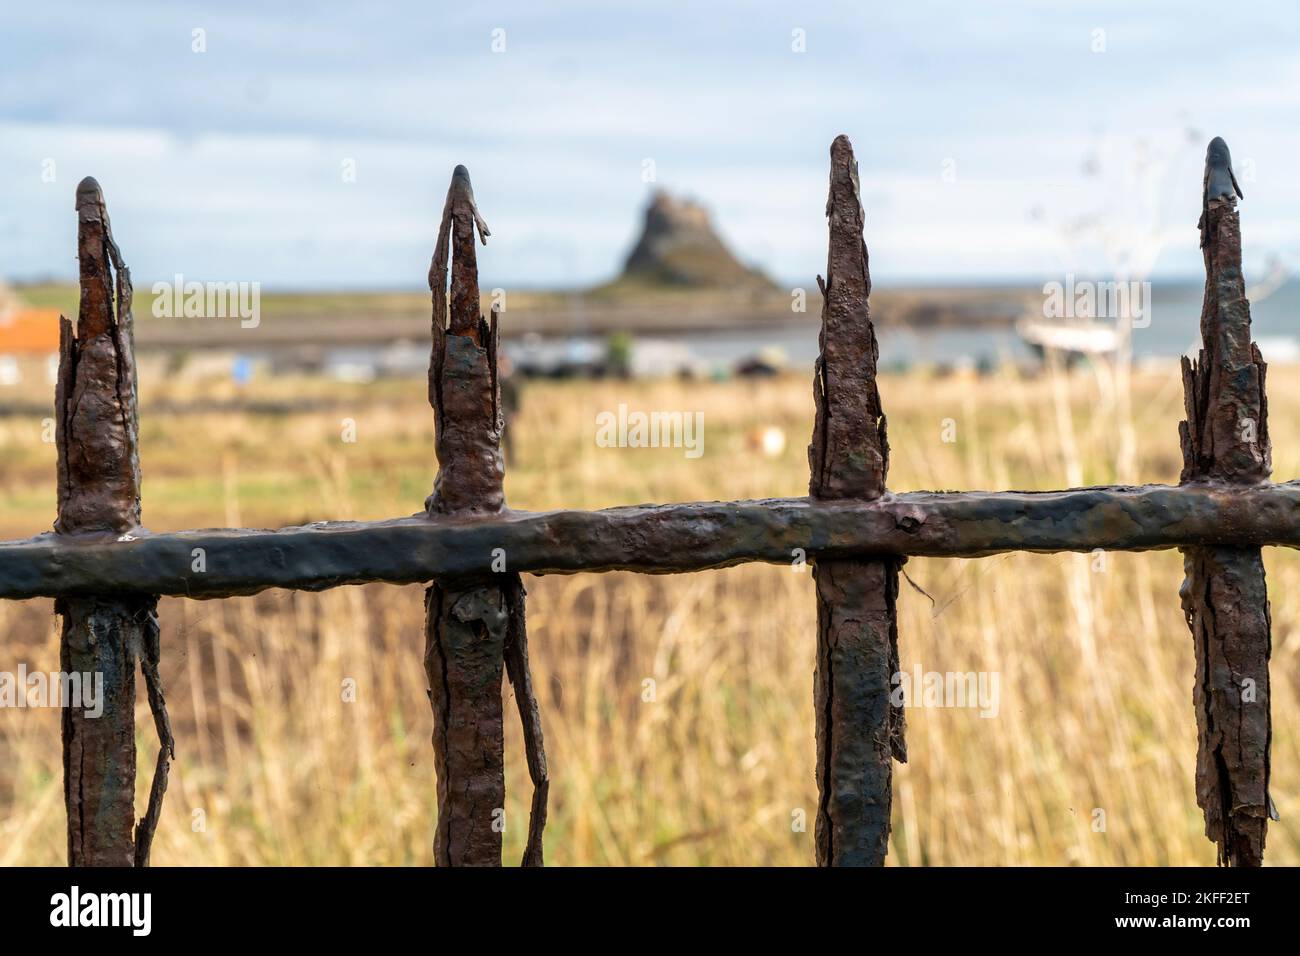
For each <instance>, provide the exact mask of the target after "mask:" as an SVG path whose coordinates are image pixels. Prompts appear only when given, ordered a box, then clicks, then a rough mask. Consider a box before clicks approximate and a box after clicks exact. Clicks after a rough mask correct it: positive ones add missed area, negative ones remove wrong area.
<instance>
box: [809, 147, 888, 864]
mask: <svg viewBox="0 0 1300 956" xmlns="http://www.w3.org/2000/svg"><path fill="white" fill-rule="evenodd" d="M826 216H827V218H828V219H829V220H830V246H829V253H828V256H827V264H826V278H825V280H822V279H821V277H818V284H819V285H820V286H821V291H822V297H823V305H822V330H821V355H820V356H819V358H818V360H817V366H816V374H815V376H814V382H813V394H814V397H815V399H816V403H817V419H816V424H815V426H814V430H813V439H812V444H811V445H810V446H809V448H808V459H809V464H810V466H811V470H812V479H811V482H810V485H809V494H810V495H811V496H812V497H813V498H820V499H845V498H854V499H865V500H871V499H875V498H879V497H880V496H881V495H882V494H884V491H885V476H886V472H887V471H888V467H889V442H888V439H887V436H886V428H885V415H884V412H883V411H882V410H881V406H880V393H879V391H878V389H877V387H876V358H877V347H876V334H875V330H874V329H873V328H872V325H871V314H870V310H869V308H868V305H867V299H868V296H869V295H870V294H871V276H870V272H869V269H868V261H867V246H866V242H865V241H864V240H863V210H862V201H861V194H860V189H859V185H858V164H857V161H856V160H855V159H854V156H853V146H852V144H851V143H850V142H849V140H848V137H846V136H839V137H837V138H836V140H835V142H834V143H832V144H831V176H830V196H829V198H828V199H827V203H826ZM901 565H902V559H900V558H895V557H883V556H882V557H880V558H866V559H855V560H834V561H817V562H816V565H815V567H814V569H813V577H814V579H815V581H816V585H817V674H816V680H815V687H814V698H815V699H814V703H815V706H816V709H817V784H818V788H819V791H820V801H819V804H818V808H817V827H816V841H817V862H818V864H819V865H821V866H882V865H884V862H885V854H886V852H887V851H888V848H889V826H890V823H889V819H890V806H891V802H892V781H893V767H892V764H891V761H892V760H899V761H900V762H904V761H906V760H907V750H906V747H905V745H904V741H903V711H902V709H901V708H895V707H892V706H890V691H891V689H892V679H893V676H894V675H895V674H896V673H897V672H898V624H897V621H896V618H895V610H894V607H895V602H896V600H897V598H898V572H899V568H900V567H901Z"/></svg>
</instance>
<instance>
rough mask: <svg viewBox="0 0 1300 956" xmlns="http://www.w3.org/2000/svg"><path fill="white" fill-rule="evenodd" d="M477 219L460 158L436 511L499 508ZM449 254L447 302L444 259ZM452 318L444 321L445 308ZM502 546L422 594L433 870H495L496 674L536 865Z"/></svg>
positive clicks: (491, 348)
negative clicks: (514, 722) (506, 683)
mask: <svg viewBox="0 0 1300 956" xmlns="http://www.w3.org/2000/svg"><path fill="white" fill-rule="evenodd" d="M476 229H477V230H478V233H479V236H480V238H481V239H482V240H483V242H484V243H486V242H487V237H488V235H489V234H490V233H489V232H488V229H487V225H486V223H484V222H483V219H482V217H481V216H479V213H478V209H477V207H476V206H475V203H474V192H473V189H472V188H471V186H470V180H469V172H468V170H466V169H465V167H464V166H457V167H456V170H455V172H454V173H453V174H452V180H451V187H450V188H449V189H448V191H447V202H446V206H445V207H444V209H443V214H442V225H441V227H440V229H439V232H438V242H437V246H436V247H435V250H434V256H433V264H432V266H431V267H430V269H429V286H430V289H431V290H432V292H433V351H432V355H431V359H430V367H429V403H430V405H432V406H433V409H434V412H435V424H436V429H437V455H438V477H437V480H436V482H435V484H434V491H433V494H432V495H431V496H430V497H429V499H428V500H427V501H426V502H425V509H426V511H427V513H428V514H429V515H431V516H433V515H470V514H494V513H497V512H500V511H501V510H502V509H503V508H504V507H505V496H504V493H503V489H502V482H503V479H504V476H505V469H504V465H503V462H502V457H501V436H502V431H503V429H504V425H505V421H504V417H503V415H502V411H501V389H500V385H499V383H498V381H497V322H498V314H497V311H496V310H495V309H494V310H493V311H492V316H491V322H490V323H487V322H484V321H483V316H482V314H481V313H480V311H479V288H478V266H477V262H476V258H475V250H474V232H475V230H476ZM449 250H450V254H451V302H450V310H448V301H447V285H446V283H447V260H448V253H449ZM449 311H450V323H449V324H448V312H449ZM509 560H510V556H509V553H508V552H507V551H505V550H504V549H500V553H496V554H494V553H492V551H487V552H486V553H484V554H483V555H482V567H483V571H482V573H481V574H469V575H465V576H462V577H456V578H448V579H442V580H438V581H435V582H434V583H433V584H432V585H430V587H429V589H428V590H427V591H426V593H425V672H426V674H427V676H428V680H429V700H430V702H431V704H432V705H433V715H434V735H433V748H434V762H435V766H436V770H437V774H438V828H437V833H436V836H435V839H434V860H435V862H436V863H437V864H438V865H439V866H500V865H501V834H502V832H503V829H504V825H505V819H504V814H505V754H504V749H505V748H504V740H503V729H502V712H501V711H502V707H501V678H502V674H503V673H506V674H508V676H509V678H510V681H511V683H512V684H513V685H514V688H515V696H516V699H517V701H518V705H519V713H520V716H521V718H522V720H523V724H524V738H525V743H526V746H527V748H528V769H529V773H530V775H531V776H532V779H533V785H534V795H533V809H532V815H531V820H530V824H529V835H528V844H527V848H526V850H525V853H524V860H523V863H524V865H525V866H540V865H541V864H542V826H543V825H544V823H545V819H546V796H547V789H548V780H547V772H546V758H545V754H544V752H543V749H542V734H541V722H540V718H539V715H538V709H537V701H536V698H535V696H534V695H533V690H532V679H531V676H530V674H529V669H528V649H527V634H526V629H525V625H524V588H523V584H522V582H521V581H520V579H519V575H518V574H517V573H513V572H510V571H508V570H506V568H507V567H508V565H509Z"/></svg>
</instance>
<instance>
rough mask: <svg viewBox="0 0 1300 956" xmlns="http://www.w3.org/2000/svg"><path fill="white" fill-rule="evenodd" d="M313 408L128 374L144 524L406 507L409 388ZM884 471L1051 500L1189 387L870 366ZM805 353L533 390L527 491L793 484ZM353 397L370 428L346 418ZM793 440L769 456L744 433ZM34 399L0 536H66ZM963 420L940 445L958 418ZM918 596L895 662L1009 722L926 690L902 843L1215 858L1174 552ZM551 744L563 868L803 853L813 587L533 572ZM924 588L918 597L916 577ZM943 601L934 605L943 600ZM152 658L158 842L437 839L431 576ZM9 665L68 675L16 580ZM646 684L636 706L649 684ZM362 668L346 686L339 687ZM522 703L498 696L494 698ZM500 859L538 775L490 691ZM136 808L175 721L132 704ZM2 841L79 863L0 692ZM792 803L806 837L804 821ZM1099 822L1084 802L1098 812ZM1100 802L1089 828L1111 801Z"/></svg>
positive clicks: (1284, 795)
mask: <svg viewBox="0 0 1300 956" xmlns="http://www.w3.org/2000/svg"><path fill="white" fill-rule="evenodd" d="M254 390H255V392H256V394H257V395H258V396H259V397H276V396H279V397H290V396H292V397H304V398H311V399H315V400H317V401H318V402H323V403H324V404H318V405H316V406H314V407H313V408H312V410H310V411H303V412H298V413H283V414H266V413H242V412H238V411H224V412H222V413H220V414H189V415H176V416H166V415H162V414H151V413H150V410H149V405H150V404H151V403H152V402H155V401H158V400H160V399H177V400H193V399H195V398H196V397H201V398H203V399H220V400H223V401H224V400H231V399H238V398H239V395H238V394H237V393H235V392H234V390H233V388H228V387H225V386H223V387H219V388H218V387H213V388H205V389H204V390H203V392H202V393H201V395H200V396H196V395H195V386H193V385H192V384H191V385H186V384H184V383H164V384H158V383H149V382H146V383H144V384H143V386H142V399H143V401H144V403H145V409H144V412H143V423H144V424H143V429H142V442H143V460H144V475H145V482H144V512H145V522H146V524H147V525H148V526H150V527H152V528H154V529H156V530H164V529H175V528H182V527H194V526H214V525H227V524H242V525H280V524H294V523H300V522H303V521H308V520H316V519H322V518H344V517H351V518H378V517H386V516H391V515H395V514H409V513H412V512H414V511H417V510H419V509H420V507H421V504H422V501H423V499H424V497H425V495H426V494H428V492H429V490H430V488H431V486H432V481H433V475H434V471H435V468H436V463H435V460H434V457H433V452H432V447H433V441H432V439H433V433H432V429H433V416H432V413H431V412H430V411H429V409H428V408H427V406H426V405H425V404H424V400H423V391H424V390H423V387H422V385H421V383H419V382H385V383H381V384H379V385H376V386H370V387H358V386H345V385H339V384H337V383H329V382H321V381H314V382H309V381H299V382H272V383H266V384H264V385H256V386H254ZM882 391H883V394H884V398H885V403H886V407H887V409H888V410H889V412H890V439H891V442H892V444H893V458H892V468H891V473H890V485H891V487H892V488H894V489H895V490H913V489H922V488H949V489H952V488H959V489H1000V488H1020V489H1046V488H1053V487H1064V486H1067V485H1078V484H1092V483H1109V482H1114V481H1131V480H1144V481H1166V482H1171V481H1176V480H1177V474H1178V468H1179V464H1180V461H1179V457H1178V441H1177V422H1178V420H1179V418H1180V417H1181V384H1180V382H1179V380H1178V375H1177V368H1176V366H1175V365H1173V364H1172V363H1171V367H1170V369H1169V371H1168V374H1161V375H1155V374H1143V375H1140V376H1137V377H1135V378H1134V380H1133V383H1132V392H1131V400H1126V396H1127V395H1128V394H1129V393H1128V392H1126V390H1125V389H1124V388H1123V387H1122V386H1117V385H1116V384H1115V383H1114V382H1112V381H1110V380H1109V379H1108V378H1107V377H1106V376H1098V375H1095V374H1093V373H1091V372H1088V371H1081V372H1077V373H1075V374H1073V375H1072V376H1070V377H1068V378H1066V377H1065V376H1064V375H1060V376H1051V375H1047V376H1043V377H1040V378H1037V379H1033V380H1027V379H1022V378H1019V377H1016V376H1014V375H1010V374H1008V375H1006V376H1002V377H994V378H991V379H985V380H979V381H976V380H973V379H956V378H950V379H933V378H928V377H926V376H925V375H924V374H921V373H913V374H910V375H907V376H883V377H882ZM1269 391H1270V395H1269V399H1270V408H1271V430H1272V433H1273V440H1274V445H1275V451H1274V467H1275V475H1276V477H1277V478H1279V479H1285V478H1289V477H1292V476H1294V475H1296V474H1297V473H1298V472H1300V467H1298V466H1300V427H1298V426H1297V425H1296V424H1295V423H1296V422H1297V421H1300V369H1288V368H1277V369H1271V370H1270V373H1269ZM811 399H812V395H811V384H810V381H809V376H806V375H799V376H792V377H786V378H780V379H775V380H769V381H763V382H725V383H680V382H658V383H617V382H599V383H577V384H558V383H557V384H544V385H535V386H530V387H529V388H528V389H527V390H526V391H525V393H524V405H523V411H522V413H521V415H520V417H519V418H518V419H517V421H516V422H515V423H514V425H513V429H514V434H515V442H516V450H515V460H514V461H512V462H511V463H510V467H509V471H508V479H507V494H508V497H509V500H510V502H511V504H512V505H514V506H515V507H519V508H529V509H543V508H553V507H563V506H569V507H584V508H594V507H602V506H607V505H616V504H625V503H635V502H643V501H669V500H688V499H706V498H745V497H764V496H769V495H800V494H804V493H805V492H806V487H807V461H806V454H805V447H806V444H807V440H808V435H809V432H810V429H811V422H812V400H811ZM620 402H626V403H628V404H629V405H630V406H631V407H632V408H640V409H646V410H650V409H660V410H681V411H697V410H698V411H703V412H704V416H705V449H704V454H703V456H702V457H700V458H698V459H688V458H686V457H685V456H684V454H683V452H682V450H680V449H653V450H652V449H614V448H601V447H597V445H596V443H595V440H594V435H595V419H596V415H597V414H598V413H599V412H600V411H602V410H612V409H614V408H616V407H617V405H618V404H619V403H620ZM349 421H350V422H351V423H353V424H354V425H355V432H356V441H355V442H347V441H344V440H343V437H344V435H345V432H346V430H347V429H348V427H349ZM767 426H775V427H776V428H779V429H781V430H783V432H784V434H785V436H786V437H787V439H788V440H787V442H786V445H785V448H784V449H783V450H782V451H781V452H780V453H779V454H776V455H775V456H770V455H767V454H764V453H763V452H762V451H761V450H760V449H759V447H758V446H757V444H756V443H755V442H754V441H753V433H754V430H755V429H756V428H758V427H767ZM41 431H42V423H41V420H40V418H39V417H35V416H28V417H22V416H13V417H8V418H4V417H0V462H3V466H0V468H2V470H0V474H2V475H3V482H2V483H0V536H3V537H17V536H25V535H28V534H31V533H34V532H36V531H38V530H43V529H46V528H48V527H49V525H50V523H51V521H52V519H53V516H54V458H55V455H54V446H53V445H52V444H48V443H45V442H42V440H41ZM945 438H955V440H954V441H945ZM1266 564H1267V568H1268V574H1269V585H1270V592H1271V594H1272V597H1273V625H1274V631H1273V666H1272V675H1273V714H1274V725H1275V729H1274V738H1273V783H1272V792H1273V798H1274V801H1275V803H1276V804H1277V807H1278V810H1279V812H1280V814H1281V818H1282V819H1281V822H1279V823H1274V824H1272V825H1271V827H1270V832H1269V844H1268V858H1269V860H1270V862H1271V863H1273V864H1291V865H1294V864H1296V863H1298V862H1300V827H1297V825H1296V823H1295V821H1296V819H1297V815H1298V814H1300V799H1297V797H1296V794H1297V792H1300V744H1298V742H1297V733H1296V729H1297V726H1298V718H1300V707H1298V706H1297V704H1298V701H1300V697H1298V692H1300V686H1297V677H1296V675H1297V673H1300V669H1298V668H1297V664H1298V663H1300V660H1298V658H1300V603H1298V602H1297V601H1296V599H1295V598H1293V597H1292V595H1295V594H1300V560H1297V557H1296V555H1295V554H1294V553H1292V552H1284V551H1280V550H1274V551H1269V552H1266ZM905 570H906V571H907V573H908V575H909V576H910V579H911V581H912V582H914V583H915V585H916V586H917V587H916V589H914V588H912V587H908V586H904V587H903V589H902V594H901V597H900V606H899V616H900V632H901V635H902V636H901V657H902V664H903V667H904V668H905V669H908V670H911V669H913V668H914V667H917V666H919V667H921V669H923V670H926V671H983V672H993V673H996V674H998V675H999V680H1000V689H1001V699H1000V706H999V708H998V713H997V716H995V717H981V716H980V714H979V712H978V710H975V709H912V710H911V711H910V712H909V713H908V717H907V727H908V736H909V740H908V751H909V754H910V763H908V764H907V765H906V766H902V767H899V768H898V770H897V774H896V778H895V779H896V787H895V794H896V798H895V805H894V833H893V840H892V844H891V850H890V861H891V863H893V864H897V865H923V864H924V865H954V864H1035V863H1038V864H1119V863H1129V864H1184V865H1186V864H1205V865H1210V864H1213V862H1214V858H1215V853H1214V847H1213V846H1212V845H1211V844H1210V843H1209V842H1208V841H1207V840H1206V839H1205V838H1204V837H1203V835H1202V832H1201V831H1202V824H1201V820H1200V813H1199V810H1198V809H1197V807H1196V804H1195V798H1194V792H1193V779H1192V775H1193V763H1194V748H1195V736H1196V733H1195V718H1194V714H1193V711H1192V703H1191V688H1192V673H1193V660H1192V653H1191V639H1190V637H1189V635H1188V632H1187V627H1186V624H1185V623H1184V621H1183V619H1182V613H1181V610H1180V607H1179V601H1178V587H1179V584H1180V582H1181V580H1182V565H1181V559H1180V557H1179V555H1178V554H1177V553H1176V552H1160V553H1153V554H1145V555H1132V554H1114V555H1108V556H1105V557H1104V558H1102V559H1099V558H1097V557H1094V556H1092V555H1057V556H1036V555H1024V554H1020V555H1009V556H1002V557H995V558H987V559H982V560H978V561H961V560H949V561H938V560H913V561H911V562H909V563H908V564H907V566H906V569H905ZM525 585H526V586H527V587H528V589H529V604H528V624H529V632H530V637H531V646H532V654H533V658H534V660H533V667H534V672H535V677H536V682H537V685H538V696H539V699H540V703H541V706H542V715H543V724H544V728H545V734H546V743H547V750H548V758H549V762H550V766H551V774H552V789H551V815H550V825H549V827H548V831H547V859H548V862H550V863H553V864H560V865H563V864H598V865H604V864H609V865H626V864H676V865H694V864H746V863H749V864H778V865H804V864H808V863H811V862H812V860H813V855H814V854H813V837H812V832H811V831H812V819H813V816H814V814H815V808H816V803H817V791H816V785H815V779H814V753H813V712H812V674H813V662H814V643H815V627H814V602H813V593H812V581H811V576H810V575H809V574H808V573H806V572H805V573H798V572H797V571H793V570H792V569H791V568H789V567H768V566H762V567H758V566H750V567H742V568H735V569H731V570H727V571H719V572H708V573H701V574H695V575H687V576H677V577H653V578H651V577H638V576H634V575H625V574H610V575H578V576H573V577H567V578H566V577H557V578H545V579H539V578H532V577H527V576H526V577H525ZM922 590H923V591H924V592H925V594H922V593H921V591H922ZM926 595H928V596H926ZM162 621H163V639H164V644H163V678H164V681H165V682H166V684H167V688H168V699H169V701H170V705H171V712H172V720H173V723H174V725H175V727H176V738H177V745H178V759H177V762H176V765H175V767H174V769H173V775H172V785H171V790H170V792H169V794H168V796H167V804H166V807H165V810H164V813H163V820H162V824H161V826H160V828H159V832H158V837H157V840H156V843H155V850H154V860H155V862H156V863H158V864H218V865H232V864H244V865H262V864H326V863H331V864H427V863H429V862H430V861H431V859H432V850H431V846H430V843H431V839H432V833H433V814H434V792H435V791H434V775H433V759H432V749H431V747H430V743H429V737H430V734H431V731H432V716H431V713H430V710H429V706H428V702H427V699H426V697H425V682H424V674H423V669H422V665H421V660H422V645H423V636H422V633H421V589H420V588H418V587H407V588H392V587H382V586H371V587H364V588H343V589H339V590H336V591H332V592H327V593H324V594H292V593H283V592H271V593H268V594H264V595H261V596H258V597H255V598H246V599H238V600H230V601H224V602H183V601H177V600H164V601H163V603H162ZM0 631H2V632H3V633H4V634H5V638H6V639H5V645H4V658H3V661H4V663H3V665H0V666H3V667H4V668H8V669H13V668H15V667H16V666H17V664H18V662H20V661H21V662H25V663H26V664H27V666H28V668H29V670H32V669H43V670H51V669H54V668H56V667H57V662H58V651H57V625H56V621H55V619H54V617H53V614H52V608H51V603H50V602H48V601H32V602H26V603H23V604H13V603H0ZM647 679H653V680H654V681H655V687H656V694H655V699H654V700H653V701H648V702H647V701H644V700H643V686H644V684H643V682H644V681H645V680H647ZM347 680H352V681H355V686H356V699H355V702H344V701H343V699H342V698H343V694H342V687H343V685H344V682H345V681H347ZM507 693H508V691H507ZM507 714H508V715H509V719H508V720H507V787H508V792H509V802H508V805H507V808H506V820H507V828H506V834H505V837H506V857H507V861H508V862H514V861H516V860H517V858H518V856H519V854H520V852H521V849H522V845H523V838H524V832H525V827H526V818H527V801H528V799H529V795H530V787H529V785H528V780H527V771H526V768H525V765H524V760H523V749H522V743H521V739H520V734H519V730H518V727H517V723H516V721H515V720H514V718H513V706H511V708H510V709H509V710H508V711H507ZM137 728H138V730H139V738H138V740H139V746H140V751H141V773H140V777H139V785H140V793H139V799H138V806H139V807H140V808H143V806H144V802H145V795H146V791H147V786H148V782H149V780H148V776H149V775H148V772H147V768H150V767H151V765H152V761H153V757H154V754H155V753H156V746H157V744H156V740H155V737H154V734H153V729H152V725H151V724H150V722H149V720H148V715H147V708H146V706H145V704H144V701H143V695H142V696H141V702H140V710H139V712H138V714H137ZM0 766H3V768H4V770H3V773H0V864H15V863H27V864H58V863H60V862H61V861H62V859H63V855H64V835H63V810H62V790H61V767H60V758H59V720H58V714H57V713H56V712H55V711H40V710H0ZM800 810H802V811H804V812H805V814H806V817H807V820H808V827H807V830H806V831H804V832H800V831H799V830H798V828H797V827H792V821H794V820H795V819H796V818H797V816H798V813H797V811H800ZM1098 810H1100V811H1102V814H1101V815H1099V814H1098V813H1097V811H1098ZM1099 821H1104V829H1098V827H1097V825H1096V824H1097V823H1098V822H1099Z"/></svg>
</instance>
